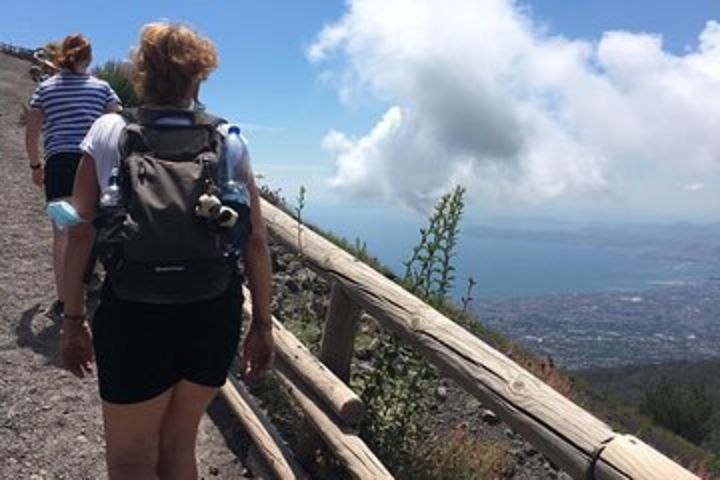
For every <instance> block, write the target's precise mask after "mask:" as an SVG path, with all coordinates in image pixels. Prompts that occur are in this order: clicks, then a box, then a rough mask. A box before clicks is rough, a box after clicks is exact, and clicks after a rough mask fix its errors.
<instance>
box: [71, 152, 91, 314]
mask: <svg viewBox="0 0 720 480" xmlns="http://www.w3.org/2000/svg"><path fill="white" fill-rule="evenodd" d="M98 195H99V188H98V184H97V177H96V175H95V160H94V159H93V158H92V157H91V156H89V155H87V154H84V155H83V156H82V158H81V159H80V164H79V165H78V169H77V173H76V174H75V184H74V187H73V196H72V204H73V206H74V207H75V209H76V210H77V211H78V213H79V214H80V217H81V218H83V219H85V220H88V222H85V223H81V224H79V225H76V226H73V227H70V230H69V232H68V233H69V242H68V246H67V251H66V253H65V313H66V314H68V315H80V314H83V313H84V312H85V302H84V291H83V283H82V279H83V274H84V272H85V267H86V264H87V261H88V258H89V257H90V250H91V249H92V245H93V241H94V240H95V229H94V228H93V226H92V223H89V220H92V219H93V218H94V217H95V210H96V208H97V207H96V205H97V201H98Z"/></svg>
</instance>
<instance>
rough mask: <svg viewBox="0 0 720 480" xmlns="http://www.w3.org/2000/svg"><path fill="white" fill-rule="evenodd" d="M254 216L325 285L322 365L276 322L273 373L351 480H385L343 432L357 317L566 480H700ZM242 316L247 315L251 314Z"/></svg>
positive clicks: (383, 282)
mask: <svg viewBox="0 0 720 480" xmlns="http://www.w3.org/2000/svg"><path fill="white" fill-rule="evenodd" d="M262 209H263V216H264V218H265V221H266V223H267V226H268V229H269V231H270V233H271V235H272V236H273V237H274V238H275V239H276V240H278V241H279V242H281V243H282V244H284V245H285V246H286V247H288V248H290V249H292V250H294V251H299V250H301V253H302V256H303V258H304V261H305V262H306V264H307V265H308V266H309V267H311V268H312V269H314V270H315V271H316V272H317V273H319V274H320V275H322V276H324V277H325V278H326V279H328V280H329V281H330V282H332V285H333V287H332V294H331V299H330V306H329V308H328V314H327V317H326V319H325V325H324V329H323V336H322V345H321V350H320V361H322V362H323V363H320V362H319V361H317V360H316V359H315V358H314V357H312V355H311V354H310V353H309V352H308V351H307V349H306V348H305V347H304V346H302V344H300V342H298V341H297V339H295V337H294V336H292V334H291V333H290V332H288V331H287V330H285V329H284V328H283V327H282V325H281V324H280V323H279V322H277V321H276V320H275V332H276V338H277V352H278V355H277V359H278V361H277V365H276V372H277V375H278V377H279V378H280V380H281V382H282V383H283V384H284V385H285V386H286V387H287V388H288V390H289V392H290V393H291V395H292V396H293V398H294V399H295V400H296V401H297V403H298V405H299V406H300V407H301V409H302V410H303V411H304V412H305V415H306V419H307V423H309V424H310V425H312V426H313V428H314V429H315V430H316V431H317V432H318V433H319V435H320V436H321V437H322V438H323V439H324V440H325V442H326V443H327V444H328V445H329V447H330V448H331V449H332V451H333V452H334V453H335V454H336V455H337V457H338V459H339V460H340V462H341V463H342V464H344V465H345V467H346V468H347V469H348V471H349V472H350V474H351V475H352V476H353V477H354V478H362V479H373V480H374V479H383V478H392V476H391V474H390V473H389V472H388V471H387V469H385V467H383V465H382V464H381V463H380V462H379V461H378V459H377V457H376V456H375V455H374V454H373V453H372V452H371V451H370V449H369V448H368V447H367V446H366V445H365V443H364V442H363V441H362V440H361V439H360V438H359V437H357V436H356V435H355V434H354V433H353V432H352V429H351V426H352V425H353V424H355V422H357V421H358V420H359V419H360V418H361V416H362V413H363V406H362V403H361V402H360V401H359V399H358V398H357V397H356V395H355V394H354V393H353V392H352V391H350V389H349V388H348V387H347V385H346V382H347V381H348V379H349V376H350V360H351V358H352V353H353V340H354V336H355V331H356V327H357V321H358V318H359V313H360V311H361V310H364V311H366V312H368V313H369V314H370V315H372V316H373V317H374V318H375V319H376V320H377V321H378V322H379V323H380V324H381V325H382V326H383V327H385V328H387V329H389V330H391V331H393V332H395V333H396V334H397V335H399V336H400V337H401V338H402V339H403V340H405V341H406V342H407V343H408V344H409V345H411V346H412V347H414V348H415V349H416V350H417V351H418V352H420V353H421V354H422V355H424V356H425V358H427V360H429V361H430V362H431V363H433V364H434V365H435V366H436V367H437V368H438V369H439V370H440V371H441V372H443V373H444V374H445V375H446V376H448V377H449V378H452V379H453V380H455V381H456V382H457V383H458V384H459V385H461V386H462V387H463V388H464V389H465V390H467V391H468V392H469V393H471V394H472V395H474V396H475V397H477V398H478V399H479V400H481V401H482V402H483V403H484V404H486V405H488V406H489V407H490V408H491V409H492V410H493V411H494V412H495V413H497V414H498V415H499V416H500V418H501V419H502V420H503V421H504V422H505V423H507V424H508V425H509V426H510V427H511V428H512V429H513V430H514V431H516V432H517V433H519V434H520V435H522V436H523V437H524V438H525V439H526V440H527V441H528V442H530V443H531V444H533V446H534V447H535V448H537V449H538V450H539V451H540V452H542V453H543V454H544V455H545V456H547V457H548V458H549V459H550V460H551V461H552V462H554V463H555V464H556V465H558V466H559V467H560V468H561V469H562V470H564V471H566V472H567V473H569V474H570V475H571V476H572V477H573V478H577V479H588V478H594V479H603V480H605V479H608V480H610V479H612V480H615V479H648V480H650V479H663V480H665V479H666V480H683V479H697V478H698V477H696V476H695V475H693V474H692V473H690V472H689V471H687V470H685V469H684V468H683V467H681V466H680V465H678V464H677V463H675V462H673V461H672V460H670V459H669V458H667V457H665V456H664V455H662V454H661V453H659V452H657V451H656V450H654V449H653V448H651V447H650V446H648V445H646V444H645V443H643V442H642V441H641V440H639V439H637V438H635V437H632V436H630V435H624V434H620V433H617V432H614V431H613V430H612V429H611V428H610V427H609V426H608V425H606V424H605V423H604V422H602V421H600V420H599V419H597V418H595V417H594V416H592V415H591V414H590V413H588V412H586V411H585V410H583V409H582V408H580V407H579V406H577V405H576V404H574V403H573V402H571V401H570V400H568V399H567V398H565V397H563V396H562V395H560V394H559V393H558V392H556V391H555V390H553V389H552V388H551V387H549V386H548V385H546V384H545V383H543V382H542V381H540V380H539V379H538V378H536V377H535V376H533V375H532V374H531V373H529V372H528V371H527V370H525V369H524V368H522V367H521V366H519V365H518V364H517V363H515V362H514V361H512V360H511V359H509V358H508V357H506V356H504V355H503V354H501V353H500V352H498V351H496V350H494V349H493V348H491V347H490V346H489V345H487V344H486V343H484V342H483V341H482V340H480V339H479V338H478V337H476V336H474V335H473V334H471V333H469V332H468V331H466V330H465V329H463V328H462V327H460V326H459V325H458V324H456V323H455V322H453V321H452V320H450V319H449V318H447V317H445V316H444V315H443V314H441V313H440V312H438V311H437V310H435V309H433V308H432V307H430V306H429V305H427V304H426V303H424V302H423V301H422V300H420V299H418V298H417V297H415V296H414V295H412V294H410V293H409V292H407V291H406V290H405V289H403V288H402V287H400V286H399V285H397V284H396V283H394V282H392V281H391V280H389V279H387V278H386V277H385V276H383V275H382V274H380V273H379V272H377V271H375V270H374V269H372V268H371V267H369V266H368V265H366V264H364V263H363V262H361V261H359V260H358V259H356V258H355V257H353V256H352V255H350V254H349V253H348V252H346V251H344V250H342V249H340V248H338V247H336V246H335V245H334V244H332V243H331V242H329V241H328V240H326V239H325V238H323V237H321V236H320V235H318V234H316V233H315V232H313V231H312V230H310V229H308V228H306V227H304V226H303V225H301V224H299V223H298V222H297V221H296V220H295V219H293V218H292V217H290V216H289V215H287V214H286V213H284V212H283V211H282V210H280V209H278V208H277V207H275V206H273V205H271V204H270V203H268V202H265V201H263V204H262ZM298 242H300V243H301V244H298ZM245 308H246V309H248V311H249V309H250V308H251V307H250V306H249V305H246V306H245ZM230 387H232V385H230V384H228V385H226V388H227V392H225V393H226V395H225V396H226V398H229V397H231V396H233V395H236V393H235V392H237V390H235V389H234V388H230ZM235 400H236V401H237V398H235ZM246 410H248V411H252V408H250V407H247V408H246ZM243 422H244V423H245V424H246V425H250V426H251V427H256V425H255V423H257V422H253V421H250V419H249V417H248V418H245V419H244V420H243ZM251 436H252V438H253V439H254V440H255V442H256V443H257V445H258V451H259V452H260V453H261V455H262V456H263V457H264V458H265V459H266V463H273V462H274V463H276V464H278V463H282V468H274V469H273V471H274V474H275V475H277V476H278V478H282V479H285V478H303V477H302V476H300V475H299V474H298V473H297V472H298V468H299V467H297V466H296V464H295V462H294V460H292V458H289V457H287V456H288V455H289V453H287V452H286V453H284V454H283V452H281V451H280V450H281V449H280V448H278V447H277V446H272V445H266V443H268V442H270V440H268V439H269V438H271V435H270V434H267V435H264V434H263V435H253V433H252V432H251ZM283 455H286V456H283ZM278 456H280V457H282V458H283V460H282V462H279V461H278V460H277V458H278ZM302 475H304V474H302Z"/></svg>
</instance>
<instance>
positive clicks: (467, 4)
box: [307, 0, 720, 208]
mask: <svg viewBox="0 0 720 480" xmlns="http://www.w3.org/2000/svg"><path fill="white" fill-rule="evenodd" d="M307 54H308V58H309V59H310V60H311V61H313V62H316V63H318V64H320V65H323V67H324V71H323V72H322V73H321V76H322V78H324V79H329V81H331V82H333V84H334V85H335V86H336V88H337V89H338V92H339V94H340V96H341V98H342V99H343V101H345V102H350V103H362V102H366V101H372V102H377V101H381V102H383V103H385V104H387V105H388V108H387V111H386V112H385V114H384V115H383V116H382V118H380V119H378V121H377V124H376V125H375V126H374V127H373V128H372V129H371V130H370V132H368V133H366V134H364V135H362V136H360V137H357V138H355V137H353V136H350V135H348V134H345V133H342V132H337V131H331V132H330V133H328V134H327V136H326V137H325V139H324V141H323V146H324V147H325V148H326V149H327V150H329V151H330V152H332V154H333V155H334V158H335V162H336V170H335V174H334V175H333V176H332V178H331V180H330V184H331V185H333V186H334V187H335V188H337V189H339V190H341V191H343V192H347V193H349V194H355V195H362V196H368V195H379V196H385V197H390V198H394V199H398V200H400V201H402V202H404V203H406V204H408V205H411V206H413V207H416V208H423V207H425V206H427V205H428V203H429V202H431V201H433V200H434V199H435V198H436V197H437V195H438V194H439V193H440V192H443V191H445V190H447V189H448V188H450V187H451V186H452V185H453V184H454V183H457V182H461V183H463V184H464V185H465V186H466V187H468V188H469V194H470V195H472V196H473V197H474V198H478V199H482V200H483V201H484V202H489V203H495V204H503V203H507V202H509V201H518V200H519V201H522V202H530V203H538V202H542V201H544V200H548V199H555V198H565V197H571V198H577V197H579V196H584V195H587V194H596V193H598V192H601V193H602V192H609V191H612V193H613V194H614V195H621V196H622V195H623V194H625V193H627V192H623V191H618V190H621V189H626V190H627V191H631V190H632V188H633V187H632V185H633V179H635V178H639V177H640V176H643V175H650V176H652V175H658V176H659V175H666V176H671V175H673V174H674V173H673V172H676V171H677V170H681V171H683V172H689V173H693V174H694V173H697V172H702V171H707V170H713V171H716V170H717V169H718V167H719V164H720V135H718V132H720V24H718V23H717V22H712V21H711V22H708V24H707V25H706V27H705V29H704V30H703V32H701V34H700V37H699V42H698V46H697V47H696V48H695V49H690V50H689V51H687V52H686V53H685V54H683V55H675V54H671V53H668V52H667V51H665V50H663V46H662V38H661V37H660V36H658V35H650V34H638V33H630V32H606V33H605V34H604V35H603V36H602V38H600V39H599V40H598V41H596V42H588V41H581V40H572V39H568V38H565V37H562V36H551V35H549V34H547V33H546V32H544V31H542V29H541V28H540V27H539V26H537V25H535V24H534V23H533V21H532V19H531V18H530V17H529V16H528V14H527V12H526V11H525V10H523V9H522V8H520V7H518V5H517V4H516V3H515V2H512V1H509V0H453V2H445V1H442V0H394V1H389V0H350V1H349V2H348V7H347V11H346V12H345V14H344V15H343V17H342V18H341V19H340V20H338V21H337V22H335V23H333V24H331V25H329V26H327V27H325V28H324V29H323V30H322V32H320V33H319V35H318V36H317V38H316V40H315V42H314V43H313V45H311V47H310V48H309V49H308V52H307ZM643 181H644V182H647V179H646V178H645V179H644V180H643Z"/></svg>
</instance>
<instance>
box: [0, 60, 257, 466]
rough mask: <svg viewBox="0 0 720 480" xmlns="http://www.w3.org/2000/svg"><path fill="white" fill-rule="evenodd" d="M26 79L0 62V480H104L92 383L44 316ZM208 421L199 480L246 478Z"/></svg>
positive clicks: (216, 417) (45, 250)
mask: <svg viewBox="0 0 720 480" xmlns="http://www.w3.org/2000/svg"><path fill="white" fill-rule="evenodd" d="M27 70H28V63H26V62H24V61H22V60H19V59H16V58H13V57H10V56H7V55H5V54H3V53H0V168H1V171H2V175H0V192H1V193H0V222H1V223H0V239H1V240H0V241H1V242H2V243H0V311H1V313H2V319H1V321H0V478H3V479H5V478H7V479H33V480H39V479H50V478H57V479H73V480H75V479H102V478H106V473H105V464H104V444H103V437H102V422H101V412H100V400H99V397H98V394H97V385H96V380H95V378H90V379H85V380H79V379H77V378H75V377H73V376H72V375H71V374H69V373H68V372H66V371H64V370H62V369H60V368H59V367H58V364H57V361H56V344H57V339H58V334H59V325H58V324H55V323H53V321H51V320H50V319H48V318H46V317H45V316H44V314H43V312H44V310H45V309H46V308H47V306H48V305H49V304H50V303H51V302H52V300H53V298H54V287H53V282H52V268H51V242H50V237H51V231H50V225H49V222H48V220H47V217H46V216H45V214H44V212H43V202H44V199H43V196H42V192H41V190H40V189H39V188H37V187H35V186H34V185H33V184H32V182H31V180H30V170H29V169H28V168H27V162H28V160H27V158H26V156H25V149H24V129H23V128H21V127H20V126H19V125H18V117H19V113H20V111H21V106H22V104H23V103H24V102H25V101H26V100H27V98H28V96H29V95H30V93H31V92H32V89H33V87H34V84H33V82H32V81H31V80H30V78H29V77H28V75H27ZM211 416H212V419H211V418H210V417H208V416H206V417H205V418H204V419H203V421H202V424H201V429H200V435H199V445H198V456H199V458H200V476H201V477H203V478H208V479H209V478H245V475H244V474H245V472H246V470H245V468H244V467H243V465H242V464H241V463H240V462H239V461H238V457H237V456H236V454H235V453H234V452H233V451H232V450H231V449H230V447H229V446H228V445H229V444H230V445H232V447H233V449H235V450H237V451H240V448H241V447H239V446H238V443H237V438H238V437H239V435H238V428H237V427H236V426H234V425H233V424H232V422H231V421H230V420H229V419H228V417H227V412H226V411H225V409H224V408H223V406H222V405H221V404H220V403H219V402H218V403H216V404H214V405H213V406H212V408H211ZM223 434H224V435H223ZM226 439H230V440H226Z"/></svg>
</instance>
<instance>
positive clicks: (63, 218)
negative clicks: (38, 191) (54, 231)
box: [45, 200, 83, 228]
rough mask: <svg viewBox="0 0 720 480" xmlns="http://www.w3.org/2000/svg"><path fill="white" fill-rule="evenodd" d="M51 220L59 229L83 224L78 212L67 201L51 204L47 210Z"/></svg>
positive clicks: (57, 201)
mask: <svg viewBox="0 0 720 480" xmlns="http://www.w3.org/2000/svg"><path fill="white" fill-rule="evenodd" d="M45 211H46V212H47V214H48V215H49V216H50V218H51V219H52V220H53V221H54V222H55V224H56V225H57V226H58V227H59V228H63V227H69V226H73V225H77V224H79V223H82V222H83V219H82V218H80V215H79V214H78V212H77V210H75V207H73V206H72V205H71V204H70V203H68V202H67V201H65V200H56V201H54V202H49V203H48V204H47V208H46V209H45Z"/></svg>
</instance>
